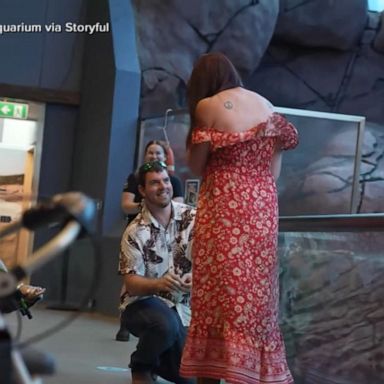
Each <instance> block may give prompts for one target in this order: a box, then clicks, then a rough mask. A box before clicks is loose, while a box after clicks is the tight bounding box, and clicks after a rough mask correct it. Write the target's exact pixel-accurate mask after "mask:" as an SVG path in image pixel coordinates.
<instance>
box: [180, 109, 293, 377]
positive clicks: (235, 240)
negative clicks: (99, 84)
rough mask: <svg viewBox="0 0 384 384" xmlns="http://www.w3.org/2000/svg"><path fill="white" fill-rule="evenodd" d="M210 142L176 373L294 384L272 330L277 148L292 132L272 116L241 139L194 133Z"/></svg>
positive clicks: (203, 131)
mask: <svg viewBox="0 0 384 384" xmlns="http://www.w3.org/2000/svg"><path fill="white" fill-rule="evenodd" d="M206 141H210V143H211V146H210V148H211V154H210V158H209V160H208V164H207V166H206V169H205V172H204V175H203V182H202V185H201V189H200V194H199V202H198V209H197V216H196V222H195V236H194V241H193V247H192V260H193V292H192V303H191V305H192V320H191V325H190V328H189V331H188V337H187V341H186V345H185V348H184V352H183V357H182V362H181V368H180V373H181V375H182V376H186V377H207V378H216V379H219V378H221V379H225V380H226V382H227V383H239V384H240V383H241V384H242V383H247V384H248V383H253V384H259V383H260V384H261V383H263V384H266V383H279V384H288V383H293V379H292V376H291V374H290V372H289V369H288V366H287V362H286V357H285V348H284V342H283V340H282V336H281V333H280V329H279V326H278V295H279V287H278V261H277V256H276V248H277V229H278V206H277V193H276V186H275V182H274V179H273V176H272V174H271V171H270V165H271V159H272V155H273V153H274V149H275V147H276V146H279V147H280V148H281V149H290V148H294V147H295V146H296V145H297V131H296V129H295V128H294V126H293V125H292V124H290V123H288V121H287V120H286V119H285V118H284V117H283V116H281V115H279V114H277V113H274V114H273V115H271V117H270V118H269V119H268V120H267V121H266V122H264V123H261V124H259V125H258V126H256V127H254V128H251V129H249V130H247V131H245V132H241V133H224V132H219V131H217V130H215V129H212V128H204V129H201V128H196V129H195V130H194V133H193V136H192V142H193V143H201V142H206Z"/></svg>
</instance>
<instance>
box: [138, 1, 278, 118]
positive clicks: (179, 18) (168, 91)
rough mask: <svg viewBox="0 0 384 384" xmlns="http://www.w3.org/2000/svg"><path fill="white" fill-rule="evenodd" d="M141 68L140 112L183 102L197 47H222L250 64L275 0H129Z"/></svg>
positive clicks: (268, 32) (267, 32) (260, 50)
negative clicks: (134, 17)
mask: <svg viewBox="0 0 384 384" xmlns="http://www.w3.org/2000/svg"><path fill="white" fill-rule="evenodd" d="M134 6H135V11H136V23H137V36H138V45H139V59H140V64H141V68H142V71H143V74H142V103H141V115H142V116H143V117H145V116H153V115H162V114H163V113H164V111H165V110H166V109H167V108H177V107H180V106H181V105H184V104H185V100H184V99H185V94H184V93H185V84H186V82H187V80H188V78H189V75H190V73H191V70H192V67H193V63H194V62H195V61H196V59H197V58H198V57H199V56H200V55H201V54H203V53H206V52H212V51H222V52H224V53H226V54H227V55H228V57H230V58H231V60H232V61H233V62H234V64H235V65H236V66H237V67H238V68H239V70H241V71H243V72H246V73H249V72H252V71H253V70H254V68H256V67H257V66H258V64H259V62H260V60H261V58H262V57H263V55H264V53H265V50H266V48H267V47H268V45H269V42H270V40H271V38H272V35H273V32H274V29H275V24H276V20H277V16H278V9H279V5H278V0H259V1H249V0H248V1H247V0H238V1H233V0H220V1H217V0H194V1H184V0H134Z"/></svg>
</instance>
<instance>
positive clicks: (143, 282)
mask: <svg viewBox="0 0 384 384" xmlns="http://www.w3.org/2000/svg"><path fill="white" fill-rule="evenodd" d="M124 283H125V288H126V290H127V292H128V293H129V294H130V295H131V296H148V295H155V294H158V293H159V292H172V291H182V290H185V289H186V285H187V284H185V283H184V282H183V281H182V280H181V278H180V277H179V276H178V275H176V274H174V273H172V272H168V273H167V274H165V275H164V276H162V277H160V278H158V279H156V278H148V277H143V276H139V275H136V274H128V275H124Z"/></svg>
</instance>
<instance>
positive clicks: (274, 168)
mask: <svg viewBox="0 0 384 384" xmlns="http://www.w3.org/2000/svg"><path fill="white" fill-rule="evenodd" d="M282 158H283V152H282V151H281V150H280V149H276V151H275V153H274V154H273V156H272V162H271V172H272V176H273V177H274V179H275V181H277V179H278V178H279V176H280V171H281V160H282Z"/></svg>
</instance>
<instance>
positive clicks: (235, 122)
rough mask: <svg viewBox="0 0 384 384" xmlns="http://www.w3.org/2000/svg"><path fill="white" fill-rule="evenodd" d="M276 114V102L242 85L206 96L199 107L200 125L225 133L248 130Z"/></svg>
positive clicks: (198, 122) (197, 113)
mask: <svg viewBox="0 0 384 384" xmlns="http://www.w3.org/2000/svg"><path fill="white" fill-rule="evenodd" d="M272 113H273V110H272V105H271V104H270V103H269V102H268V101H267V100H266V99H265V98H263V97H262V96H260V95H258V94H257V93H255V92H252V91H248V90H246V89H244V88H241V87H237V88H231V89H227V90H225V91H222V92H219V93H217V94H216V95H214V96H212V97H208V98H205V99H203V100H201V101H200V102H199V103H198V105H197V108H196V115H197V125H203V126H205V127H207V128H213V129H215V130H218V131H222V132H244V131H247V130H249V129H251V128H254V127H256V126H257V125H258V124H260V123H263V122H265V121H266V120H268V118H269V117H270V116H271V114H272ZM199 117H200V118H199Z"/></svg>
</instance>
